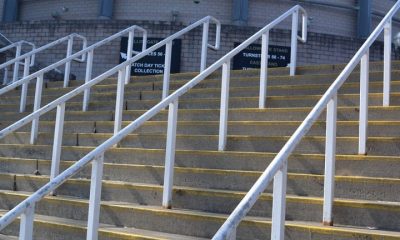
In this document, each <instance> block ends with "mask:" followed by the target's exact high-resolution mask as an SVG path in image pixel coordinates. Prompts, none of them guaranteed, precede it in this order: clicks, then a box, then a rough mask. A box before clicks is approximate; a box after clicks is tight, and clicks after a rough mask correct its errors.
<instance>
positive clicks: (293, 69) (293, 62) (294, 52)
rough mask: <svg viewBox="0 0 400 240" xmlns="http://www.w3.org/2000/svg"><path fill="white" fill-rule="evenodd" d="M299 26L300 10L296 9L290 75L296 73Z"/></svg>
mask: <svg viewBox="0 0 400 240" xmlns="http://www.w3.org/2000/svg"><path fill="white" fill-rule="evenodd" d="M298 28H299V10H295V11H294V12H293V15H292V39H291V41H292V42H291V50H290V76H294V75H295V74H296V65H297V31H298Z"/></svg>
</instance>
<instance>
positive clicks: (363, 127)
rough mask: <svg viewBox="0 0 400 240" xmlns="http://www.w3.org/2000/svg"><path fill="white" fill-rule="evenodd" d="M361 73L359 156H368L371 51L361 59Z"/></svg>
mask: <svg viewBox="0 0 400 240" xmlns="http://www.w3.org/2000/svg"><path fill="white" fill-rule="evenodd" d="M360 71H361V72H360V125H359V139H358V154H366V153H367V138H368V84H369V50H367V52H366V53H365V54H364V55H363V56H362V58H361V69H360Z"/></svg>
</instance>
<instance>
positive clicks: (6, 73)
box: [3, 67, 8, 86]
mask: <svg viewBox="0 0 400 240" xmlns="http://www.w3.org/2000/svg"><path fill="white" fill-rule="evenodd" d="M7 83H8V67H6V68H4V77H3V86H5V85H7Z"/></svg>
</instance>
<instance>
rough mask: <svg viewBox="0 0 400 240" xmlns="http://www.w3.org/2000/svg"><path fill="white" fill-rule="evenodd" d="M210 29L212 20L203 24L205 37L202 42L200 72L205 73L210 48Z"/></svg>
mask: <svg viewBox="0 0 400 240" xmlns="http://www.w3.org/2000/svg"><path fill="white" fill-rule="evenodd" d="M209 28H210V20H208V21H206V22H204V24H203V37H202V42H201V60H200V61H201V63H200V72H202V71H204V69H206V67H207V47H208V29H209Z"/></svg>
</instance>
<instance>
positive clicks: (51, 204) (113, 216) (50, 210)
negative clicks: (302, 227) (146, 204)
mask: <svg viewBox="0 0 400 240" xmlns="http://www.w3.org/2000/svg"><path fill="white" fill-rule="evenodd" d="M154 194H156V195H159V194H160V192H153V193H151V192H149V193H147V194H144V196H142V195H141V196H140V197H141V198H150V199H154ZM152 195H153V196H152ZM184 198H185V197H183V198H182V199H180V201H183V202H186V201H188V202H190V199H188V197H187V198H186V200H185V199H184ZM7 200H8V201H9V202H12V203H14V204H15V203H18V202H19V201H21V200H23V198H21V197H15V198H10V197H8V198H7ZM157 200H159V199H157ZM219 200H223V199H219ZM225 201H226V205H228V207H229V206H231V205H235V204H237V201H235V200H233V201H229V199H225ZM218 202H220V201H218ZM205 204H209V203H205ZM226 205H224V207H225V208H226V207H227V206H226ZM9 206H12V205H11V204H7V206H2V208H5V207H9ZM320 208H321V206H320V205H310V206H303V208H300V209H299V207H298V206H296V204H292V203H290V202H288V205H287V209H288V210H292V211H290V212H292V213H293V216H291V215H288V216H287V218H288V219H291V218H295V217H296V215H298V216H299V217H301V218H305V219H307V218H312V219H314V218H320V217H321V215H320V214H321V210H320ZM36 209H37V213H40V214H45V215H55V216H59V217H69V218H73V219H78V220H86V216H87V204H81V205H76V204H73V205H71V204H66V203H63V202H61V201H54V200H53V201H49V200H44V201H42V202H40V203H38V204H37V206H36ZM349 210H350V211H349ZM335 211H337V212H338V214H336V215H335V216H337V217H338V219H336V218H335V220H336V222H338V223H339V222H340V221H341V220H342V219H343V220H344V221H345V222H346V218H347V219H349V218H351V216H353V217H359V219H363V220H362V221H361V222H360V223H365V224H364V226H371V224H373V225H374V226H375V223H376V224H378V225H379V226H385V227H386V228H388V227H391V226H394V227H396V225H394V224H393V223H394V222H398V220H395V219H391V220H392V221H385V220H383V221H385V222H391V224H390V225H389V226H388V225H380V224H381V223H382V221H377V220H376V219H371V217H368V215H369V214H371V215H374V216H376V217H379V216H380V215H382V214H383V212H382V211H380V212H379V211H376V210H371V211H366V210H362V211H359V210H357V209H349V208H347V209H346V207H342V208H341V207H336V208H335ZM346 211H349V212H347V213H345V212H346ZM253 212H254V213H258V214H261V215H267V216H269V215H270V212H271V201H268V200H267V201H260V202H259V203H257V205H256V206H255V207H254V209H253ZM301 212H303V214H302V215H301ZM311 212H312V213H311ZM342 213H344V214H343V215H342ZM351 214H353V215H351ZM310 215H314V216H310ZM341 215H342V216H341ZM388 215H391V216H393V217H395V218H397V217H396V216H395V214H393V213H392V214H390V213H387V214H386V215H385V216H388ZM143 217H146V218H143ZM144 219H146V220H144ZM148 220H153V221H148ZM100 221H101V222H102V223H108V224H115V225H118V226H127V227H140V228H144V229H149V230H155V229H154V228H155V227H156V228H164V227H166V226H168V225H169V224H168V223H167V221H165V219H164V218H163V217H158V218H157V214H151V213H149V212H142V211H138V210H135V209H120V208H118V207H112V206H103V207H102V209H101V216H100ZM176 221H178V222H181V221H184V219H182V218H179V217H177V218H176ZM186 221H188V223H187V224H190V223H195V222H197V221H194V220H192V219H186ZM200 221H201V220H200ZM203 221H204V220H203ZM315 221H318V220H315ZM205 224H207V225H209V224H210V221H208V222H207V221H205ZM368 224H370V225H368ZM138 225H140V226H138ZM244 225H245V224H242V225H241V227H242V228H245V227H247V226H244ZM191 228H193V227H191ZM239 229H240V228H239ZM289 229H290V228H289ZM289 229H288V230H289ZM157 230H159V229H157ZM167 231H169V232H171V233H182V231H184V232H186V231H187V230H183V229H178V228H177V227H176V226H175V227H173V228H170V229H168V230H167ZM239 232H240V231H239ZM196 235H197V234H196ZM203 237H206V236H204V235H203ZM324 239H325V238H324Z"/></svg>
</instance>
